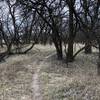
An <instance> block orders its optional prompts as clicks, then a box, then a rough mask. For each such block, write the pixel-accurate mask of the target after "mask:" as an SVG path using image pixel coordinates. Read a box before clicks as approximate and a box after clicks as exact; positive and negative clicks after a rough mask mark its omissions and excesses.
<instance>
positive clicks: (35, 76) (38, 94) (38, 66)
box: [32, 53, 55, 100]
mask: <svg viewBox="0 0 100 100" xmlns="http://www.w3.org/2000/svg"><path fill="white" fill-rule="evenodd" d="M54 54H55V53H52V54H50V55H46V56H45V57H43V58H42V59H43V60H41V61H37V64H36V71H35V73H34V74H33V79H32V80H33V82H32V88H33V93H34V95H33V100H43V98H42V95H41V91H40V90H41V89H40V82H39V72H40V69H41V67H42V65H43V63H44V61H45V60H46V59H48V58H49V57H51V56H52V55H54Z"/></svg>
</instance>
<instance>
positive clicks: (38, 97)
mask: <svg viewBox="0 0 100 100" xmlns="http://www.w3.org/2000/svg"><path fill="white" fill-rule="evenodd" d="M39 71H40V67H37V69H36V71H35V73H34V74H33V82H32V88H33V93H34V96H33V100H43V99H42V95H41V93H40V83H39Z"/></svg>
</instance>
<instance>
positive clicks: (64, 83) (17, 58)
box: [0, 45, 100, 100]
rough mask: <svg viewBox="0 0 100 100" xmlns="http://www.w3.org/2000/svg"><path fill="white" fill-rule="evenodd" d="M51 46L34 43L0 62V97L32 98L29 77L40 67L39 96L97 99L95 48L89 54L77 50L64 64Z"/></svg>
mask: <svg viewBox="0 0 100 100" xmlns="http://www.w3.org/2000/svg"><path fill="white" fill-rule="evenodd" d="M54 50H55V49H54V47H53V46H48V45H47V46H45V47H44V46H40V45H37V46H35V48H34V49H33V50H31V51H30V52H29V53H28V54H26V55H14V56H11V57H9V58H8V59H7V60H6V62H2V63H1V64H0V100H34V99H33V97H34V90H33V89H32V83H33V82H32V81H33V80H32V77H33V75H34V73H35V71H36V69H40V71H39V73H38V74H39V80H40V90H41V96H42V97H43V100H100V79H99V77H98V76H97V67H96V63H97V62H96V61H97V51H96V50H94V53H93V54H91V55H84V54H83V53H80V54H79V55H78V56H77V57H76V60H75V62H74V63H69V64H68V66H67V65H66V63H65V61H58V60H57V59H56V56H55V55H54ZM50 55H51V56H50ZM37 100H38V99H37Z"/></svg>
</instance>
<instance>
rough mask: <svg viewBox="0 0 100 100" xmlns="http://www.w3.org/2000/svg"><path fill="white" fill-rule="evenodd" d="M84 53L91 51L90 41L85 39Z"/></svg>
mask: <svg viewBox="0 0 100 100" xmlns="http://www.w3.org/2000/svg"><path fill="white" fill-rule="evenodd" d="M85 53H86V54H91V53H92V46H91V43H90V41H86V43H85Z"/></svg>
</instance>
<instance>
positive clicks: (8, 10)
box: [0, 0, 100, 62]
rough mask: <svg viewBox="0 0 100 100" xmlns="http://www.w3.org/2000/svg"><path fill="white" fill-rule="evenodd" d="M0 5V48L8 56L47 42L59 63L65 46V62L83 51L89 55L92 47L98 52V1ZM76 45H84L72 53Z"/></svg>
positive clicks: (33, 0)
mask: <svg viewBox="0 0 100 100" xmlns="http://www.w3.org/2000/svg"><path fill="white" fill-rule="evenodd" d="M1 3H2V6H1V7H0V12H1V16H0V38H1V41H0V45H1V48H2V47H3V46H6V48H7V51H6V53H7V54H16V53H18V54H23V53H27V52H28V51H29V50H31V49H32V48H33V47H34V45H35V44H38V43H41V44H47V43H49V44H54V46H55V49H56V53H57V57H58V59H59V60H61V59H63V46H64V49H65V50H64V53H65V54H66V62H72V61H74V59H75V57H76V56H77V54H78V53H80V52H81V51H82V50H85V53H86V54H88V53H92V46H94V47H96V48H98V49H99V51H100V34H99V33H100V0H13V1H12V0H2V1H1ZM79 36H80V37H81V38H82V40H81V39H79ZM83 37H84V38H83ZM77 40H78V41H77ZM76 42H80V43H84V44H85V45H84V47H83V48H81V49H80V50H78V51H77V52H76V53H74V44H75V43H76ZM30 44H31V45H30ZM27 46H28V47H27ZM29 46H30V47H29ZM99 55H100V53H99Z"/></svg>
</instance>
